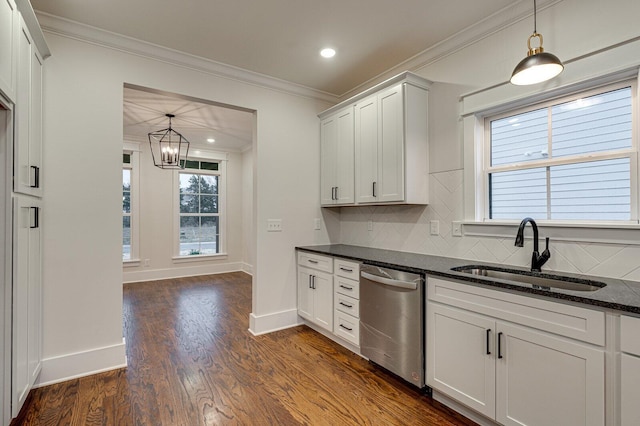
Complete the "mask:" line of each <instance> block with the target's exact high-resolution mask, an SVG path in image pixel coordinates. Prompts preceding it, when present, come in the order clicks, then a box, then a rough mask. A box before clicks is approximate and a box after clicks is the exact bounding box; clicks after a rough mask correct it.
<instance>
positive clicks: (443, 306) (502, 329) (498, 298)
mask: <svg viewBox="0 0 640 426" xmlns="http://www.w3.org/2000/svg"><path fill="white" fill-rule="evenodd" d="M427 291H428V296H427V300H428V301H427V327H426V328H427V336H426V339H427V356H426V359H427V367H426V369H427V371H426V373H427V384H428V385H429V386H430V387H432V388H433V389H434V390H436V391H438V392H440V393H442V394H444V395H446V396H448V397H450V398H452V399H454V400H455V401H457V402H459V403H461V404H464V405H466V406H467V407H469V408H471V409H473V410H475V411H477V412H478V413H480V414H482V415H484V416H486V417H488V418H490V419H492V420H495V421H497V422H498V423H500V424H504V425H530V426H535V425H541V426H547V425H563V426H570V425H603V424H604V421H605V418H604V414H605V399H604V389H605V351H604V348H603V347H599V346H596V345H594V344H592V343H585V342H580V341H576V340H574V339H575V337H574V336H572V337H574V338H568V337H566V336H562V335H561V334H553V333H549V332H547V331H545V323H547V324H548V328H549V329H552V330H553V331H554V333H555V332H557V331H558V330H563V329H567V333H569V334H573V335H578V336H580V335H582V336H584V339H583V340H585V341H592V342H597V344H599V345H604V314H603V313H601V312H597V311H591V310H588V309H583V308H578V307H575V306H566V305H562V304H558V303H554V302H546V301H541V300H539V299H532V298H527V297H523V296H518V295H513V294H509V293H502V292H496V291H493V290H486V289H482V288H479V287H473V286H469V285H461V284H456V283H453V282H448V281H444V280H440V279H433V278H429V279H428V290H427ZM554 322H555V323H554Z"/></svg>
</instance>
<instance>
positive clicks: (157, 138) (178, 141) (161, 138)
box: [148, 114, 189, 169]
mask: <svg viewBox="0 0 640 426" xmlns="http://www.w3.org/2000/svg"><path fill="white" fill-rule="evenodd" d="M165 116H167V117H169V127H168V128H166V129H162V130H157V131H155V132H150V133H149V135H148V136H149V146H150V148H151V157H152V158H153V165H154V166H156V167H160V168H161V169H184V167H185V164H186V162H187V155H188V154H189V141H188V140H186V139H185V138H184V136H182V135H181V134H180V133H178V132H176V131H175V130H173V129H172V128H171V119H172V118H174V117H175V115H174V114H165Z"/></svg>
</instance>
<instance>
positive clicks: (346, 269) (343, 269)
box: [340, 266, 353, 272]
mask: <svg viewBox="0 0 640 426" xmlns="http://www.w3.org/2000/svg"><path fill="white" fill-rule="evenodd" d="M340 270H341V271H345V272H353V269H349V268H343V267H342V266H341V267H340Z"/></svg>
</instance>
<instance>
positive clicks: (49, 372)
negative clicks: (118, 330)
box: [34, 339, 127, 387]
mask: <svg viewBox="0 0 640 426" xmlns="http://www.w3.org/2000/svg"><path fill="white" fill-rule="evenodd" d="M126 366H127V355H126V353H125V344H124V339H122V343H118V344H117V345H113V346H105V347H103V348H96V349H91V350H88V351H83V352H75V353H71V354H67V355H60V356H56V357H51V358H45V359H43V360H42V370H41V372H40V376H39V377H38V380H37V381H36V383H35V386H34V387H41V386H47V385H52V384H54V383H59V382H64V381H65V380H71V379H75V378H78V377H84V376H89V375H91V374H96V373H102V372H104V371H109V370H115V369H118V368H122V367H126Z"/></svg>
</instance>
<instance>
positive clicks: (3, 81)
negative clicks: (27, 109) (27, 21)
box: [0, 0, 18, 101]
mask: <svg viewBox="0 0 640 426" xmlns="http://www.w3.org/2000/svg"><path fill="white" fill-rule="evenodd" d="M17 17H18V12H17V9H16V3H15V2H14V1H13V0H0V52H2V60H1V61H0V92H2V93H3V94H4V96H6V97H7V98H9V100H11V101H15V94H16V33H17V30H16V25H17V24H16V22H17V19H18V18H17Z"/></svg>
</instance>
